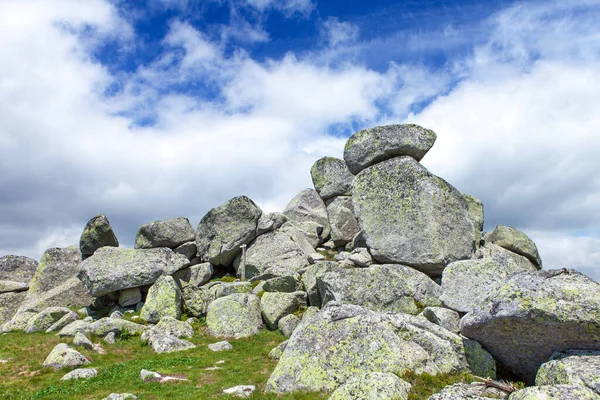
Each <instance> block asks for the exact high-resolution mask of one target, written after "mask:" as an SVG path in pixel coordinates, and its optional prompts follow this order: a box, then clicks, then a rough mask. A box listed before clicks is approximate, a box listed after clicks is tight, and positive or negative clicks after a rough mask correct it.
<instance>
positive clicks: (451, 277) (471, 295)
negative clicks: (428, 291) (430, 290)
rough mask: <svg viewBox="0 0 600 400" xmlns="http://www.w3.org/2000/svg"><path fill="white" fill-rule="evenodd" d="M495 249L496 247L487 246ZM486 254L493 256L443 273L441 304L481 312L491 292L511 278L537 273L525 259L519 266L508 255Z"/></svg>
mask: <svg viewBox="0 0 600 400" xmlns="http://www.w3.org/2000/svg"><path fill="white" fill-rule="evenodd" d="M488 246H495V245H493V244H492V245H487V244H486V247H488ZM498 249H500V250H501V251H494V250H493V249H492V250H489V251H486V253H487V254H489V256H487V257H483V258H480V259H473V260H463V261H456V262H453V263H451V264H450V265H448V266H447V267H446V268H445V269H444V272H443V273H442V290H443V294H442V296H441V297H440V300H441V301H442V303H443V304H444V306H445V307H448V308H451V309H453V310H456V311H459V312H463V313H467V312H470V311H473V310H474V309H475V308H481V307H483V305H484V302H485V299H486V297H487V294H488V293H489V291H490V290H491V289H492V288H493V287H494V286H495V285H498V284H502V283H503V282H504V281H505V280H506V279H507V278H508V277H509V276H511V275H513V274H515V273H518V272H523V271H535V269H536V268H535V267H534V266H533V264H531V263H530V262H529V261H527V260H526V259H525V258H523V257H521V256H518V255H516V254H515V257H520V258H523V261H525V262H524V263H517V262H515V258H514V257H508V256H506V255H505V254H504V252H506V253H508V251H506V250H504V249H502V248H498Z"/></svg>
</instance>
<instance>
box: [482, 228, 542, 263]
mask: <svg viewBox="0 0 600 400" xmlns="http://www.w3.org/2000/svg"><path fill="white" fill-rule="evenodd" d="M488 241H490V242H492V243H494V244H497V245H498V246H500V247H504V248H505V249H507V250H510V251H513V252H515V253H517V254H520V255H522V256H523V257H526V258H527V259H528V260H529V261H531V262H532V263H533V264H534V265H535V266H536V267H537V268H538V269H541V268H542V259H541V258H540V254H539V253H538V249H537V247H536V246H535V243H534V242H533V240H531V239H530V238H529V237H528V236H527V235H526V234H524V233H523V232H521V231H519V230H517V229H515V228H512V227H510V226H504V225H498V226H497V227H496V229H494V232H492V233H491V234H490V235H489V236H488Z"/></svg>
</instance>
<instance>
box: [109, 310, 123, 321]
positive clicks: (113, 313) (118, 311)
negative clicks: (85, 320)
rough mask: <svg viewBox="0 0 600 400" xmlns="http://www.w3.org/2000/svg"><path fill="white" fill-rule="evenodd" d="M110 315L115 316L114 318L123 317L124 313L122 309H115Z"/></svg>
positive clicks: (110, 316)
mask: <svg viewBox="0 0 600 400" xmlns="http://www.w3.org/2000/svg"><path fill="white" fill-rule="evenodd" d="M108 317H109V318H113V319H116V318H123V313H122V312H121V311H120V310H115V311H113V312H111V313H110V315H109V316H108Z"/></svg>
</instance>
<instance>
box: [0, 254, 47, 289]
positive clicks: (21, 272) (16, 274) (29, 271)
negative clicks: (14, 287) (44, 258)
mask: <svg viewBox="0 0 600 400" xmlns="http://www.w3.org/2000/svg"><path fill="white" fill-rule="evenodd" d="M37 268H38V262H37V261H36V260H34V259H33V258H29V257H23V256H11V255H9V256H4V257H1V258H0V280H7V281H18V282H23V283H26V284H28V285H29V282H31V278H33V275H34V274H35V271H36V270H37Z"/></svg>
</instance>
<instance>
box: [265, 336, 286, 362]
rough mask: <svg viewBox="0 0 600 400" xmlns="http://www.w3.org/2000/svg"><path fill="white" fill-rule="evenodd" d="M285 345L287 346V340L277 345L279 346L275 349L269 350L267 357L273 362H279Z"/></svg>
mask: <svg viewBox="0 0 600 400" xmlns="http://www.w3.org/2000/svg"><path fill="white" fill-rule="evenodd" d="M287 344H288V341H287V340H286V341H284V342H281V343H279V345H277V347H274V348H273V350H271V351H270V352H269V357H271V358H272V359H274V360H279V359H280V358H281V355H282V354H283V352H284V351H285V347H286V346H287Z"/></svg>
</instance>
